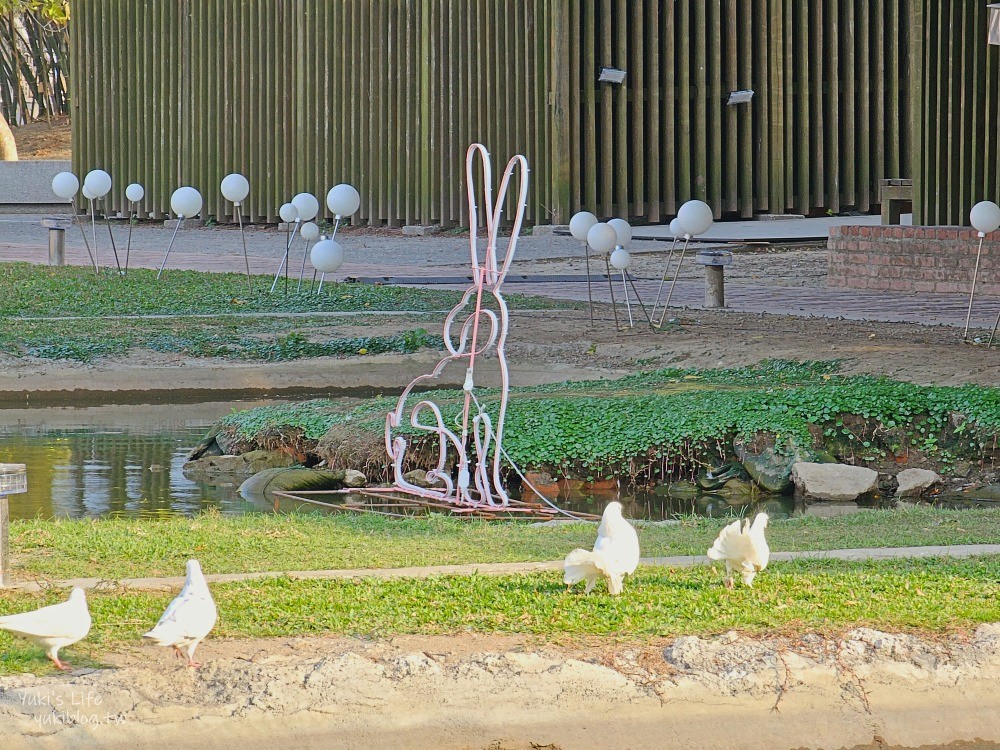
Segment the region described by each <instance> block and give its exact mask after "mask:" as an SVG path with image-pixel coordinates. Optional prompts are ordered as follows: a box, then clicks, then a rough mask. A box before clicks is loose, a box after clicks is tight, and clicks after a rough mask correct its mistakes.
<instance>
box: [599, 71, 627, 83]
mask: <svg viewBox="0 0 1000 750" xmlns="http://www.w3.org/2000/svg"><path fill="white" fill-rule="evenodd" d="M597 82H598V83H617V84H622V83H625V71H624V70H618V68H607V67H604V68H601V72H600V74H599V75H598V76H597Z"/></svg>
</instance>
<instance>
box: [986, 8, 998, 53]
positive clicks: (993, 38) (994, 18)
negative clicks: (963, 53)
mask: <svg viewBox="0 0 1000 750" xmlns="http://www.w3.org/2000/svg"><path fill="white" fill-rule="evenodd" d="M986 13H987V14H988V15H987V20H988V22H989V35H988V36H987V38H986V41H987V42H989V43H990V44H1000V3H990V4H989V5H987V6H986Z"/></svg>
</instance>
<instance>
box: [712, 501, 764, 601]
mask: <svg viewBox="0 0 1000 750" xmlns="http://www.w3.org/2000/svg"><path fill="white" fill-rule="evenodd" d="M766 528H767V513H758V514H757V516H756V517H755V518H754V519H753V523H752V524H751V523H750V521H749V520H747V519H744V520H743V525H742V528H741V527H740V521H739V520H736V521H733V522H732V523H731V524H729V525H728V526H726V527H725V528H724V529H723V530H722V531H720V532H719V537H718V539H716V540H715V544H713V545H712V548H711V549H710V550H709V551H708V556H709V558H710V559H712V560H725V562H726V578H725V581H724V583H725V584H726V588H727V589H731V588H732V587H733V571H734V570H738V571H739V572H740V576H741V577H742V578H743V583H745V584H746V585H747V586H753V579H754V576H756V575H757V574H758V573H759V572H760V571H762V570H763V569H764V568H766V567H767V561H768V559H769V558H770V557H771V549H770V547H768V546H767V539H765V538H764V529H766Z"/></svg>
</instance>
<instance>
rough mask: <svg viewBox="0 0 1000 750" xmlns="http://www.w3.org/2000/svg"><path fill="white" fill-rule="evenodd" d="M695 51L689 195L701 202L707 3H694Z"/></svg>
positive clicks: (705, 187)
mask: <svg viewBox="0 0 1000 750" xmlns="http://www.w3.org/2000/svg"><path fill="white" fill-rule="evenodd" d="M691 24H692V25H691V36H692V37H693V41H694V45H693V47H694V49H693V50H692V67H693V68H694V70H693V71H692V73H691V79H692V83H693V90H692V91H691V94H690V96H692V98H693V99H694V102H693V105H694V106H693V107H692V109H693V113H692V118H691V141H690V143H691V151H692V155H693V158H692V160H691V161H692V165H691V168H692V175H691V180H692V183H693V184H692V185H691V191H690V194H691V195H692V196H693V197H695V198H697V199H698V200H702V201H703V200H706V199H707V198H708V111H707V104H708V102H707V99H708V97H707V93H708V85H707V82H708V76H707V74H708V71H707V65H708V59H707V58H708V50H707V46H706V33H705V32H706V26H707V20H706V8H705V3H704V2H696V3H694V13H693V14H692V17H691Z"/></svg>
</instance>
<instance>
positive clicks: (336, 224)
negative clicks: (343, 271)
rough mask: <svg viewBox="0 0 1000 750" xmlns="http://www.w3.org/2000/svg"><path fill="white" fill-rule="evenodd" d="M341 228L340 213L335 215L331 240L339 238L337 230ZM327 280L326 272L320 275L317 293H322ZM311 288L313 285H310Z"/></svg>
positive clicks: (314, 272) (314, 270)
mask: <svg viewBox="0 0 1000 750" xmlns="http://www.w3.org/2000/svg"><path fill="white" fill-rule="evenodd" d="M338 229H340V214H337V215H336V216H335V217H333V234H331V235H330V239H331V240H335V239H337V230H338ZM325 280H326V274H325V273H324V274H323V275H322V276H320V277H319V289H317V290H316V294H320V293H321V292H322V291H323V282H324V281H325ZM312 283H313V285H315V284H316V269H313V280H312ZM310 288H311V287H310Z"/></svg>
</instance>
